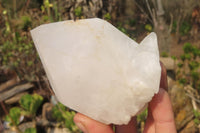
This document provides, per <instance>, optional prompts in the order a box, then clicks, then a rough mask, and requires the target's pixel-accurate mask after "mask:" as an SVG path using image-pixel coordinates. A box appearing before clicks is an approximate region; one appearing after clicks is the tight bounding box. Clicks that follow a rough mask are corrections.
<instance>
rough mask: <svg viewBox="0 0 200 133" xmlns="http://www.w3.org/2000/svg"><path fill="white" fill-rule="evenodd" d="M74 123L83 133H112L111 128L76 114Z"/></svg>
mask: <svg viewBox="0 0 200 133" xmlns="http://www.w3.org/2000/svg"><path fill="white" fill-rule="evenodd" d="M74 122H75V124H76V125H77V127H78V128H79V129H80V130H82V131H83V132H84V133H113V130H112V127H111V126H109V125H105V124H103V123H100V122H98V121H95V120H93V119H91V118H89V117H87V116H85V115H83V114H80V113H77V114H76V115H75V116H74Z"/></svg>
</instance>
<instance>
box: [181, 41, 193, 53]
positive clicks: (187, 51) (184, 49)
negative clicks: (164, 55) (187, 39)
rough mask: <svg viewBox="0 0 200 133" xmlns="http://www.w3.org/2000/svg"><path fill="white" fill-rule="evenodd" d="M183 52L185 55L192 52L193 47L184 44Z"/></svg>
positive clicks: (189, 44)
mask: <svg viewBox="0 0 200 133" xmlns="http://www.w3.org/2000/svg"><path fill="white" fill-rule="evenodd" d="M183 51H184V52H185V53H191V52H192V51H193V46H192V44H191V43H185V44H184V46H183Z"/></svg>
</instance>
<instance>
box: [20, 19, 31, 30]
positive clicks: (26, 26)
mask: <svg viewBox="0 0 200 133" xmlns="http://www.w3.org/2000/svg"><path fill="white" fill-rule="evenodd" d="M21 20H22V21H23V25H22V29H23V30H24V31H28V30H29V28H31V25H32V22H31V18H30V17H29V16H22V17H21Z"/></svg>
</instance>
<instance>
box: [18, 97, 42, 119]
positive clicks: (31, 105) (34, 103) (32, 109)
mask: <svg viewBox="0 0 200 133" xmlns="http://www.w3.org/2000/svg"><path fill="white" fill-rule="evenodd" d="M42 101H43V97H42V96H40V95H38V94H33V95H29V94H26V95H24V96H22V97H21V99H20V101H19V103H20V105H21V107H22V108H24V109H25V112H24V113H25V115H32V116H35V115H36V112H37V110H38V108H39V107H40V105H41V104H42Z"/></svg>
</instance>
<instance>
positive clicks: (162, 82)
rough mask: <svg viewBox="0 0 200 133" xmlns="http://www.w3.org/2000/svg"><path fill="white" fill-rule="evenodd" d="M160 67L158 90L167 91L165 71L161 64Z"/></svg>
mask: <svg viewBox="0 0 200 133" xmlns="http://www.w3.org/2000/svg"><path fill="white" fill-rule="evenodd" d="M160 66H161V78H160V88H163V89H165V90H166V91H168V83H167V70H166V68H165V66H164V64H163V63H162V62H160Z"/></svg>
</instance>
